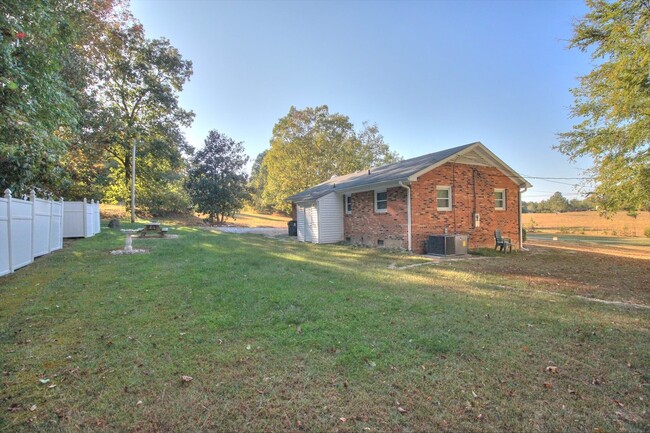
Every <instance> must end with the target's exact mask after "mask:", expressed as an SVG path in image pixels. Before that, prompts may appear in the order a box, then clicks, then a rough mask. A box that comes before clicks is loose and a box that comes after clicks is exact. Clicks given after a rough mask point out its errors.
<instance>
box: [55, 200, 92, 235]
mask: <svg viewBox="0 0 650 433" xmlns="http://www.w3.org/2000/svg"><path fill="white" fill-rule="evenodd" d="M99 231H100V227H99V203H95V200H91V201H90V203H88V202H87V201H86V199H84V200H83V201H66V202H65V203H64V204H63V237H64V238H88V237H91V236H94V235H96V234H97V233H99Z"/></svg>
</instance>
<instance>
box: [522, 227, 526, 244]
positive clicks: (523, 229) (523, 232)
mask: <svg viewBox="0 0 650 433" xmlns="http://www.w3.org/2000/svg"><path fill="white" fill-rule="evenodd" d="M526 235H527V232H526V229H525V228H522V229H521V238H522V239H523V241H524V242H526Z"/></svg>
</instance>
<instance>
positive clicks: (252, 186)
mask: <svg viewBox="0 0 650 433" xmlns="http://www.w3.org/2000/svg"><path fill="white" fill-rule="evenodd" d="M268 152H269V151H268V149H266V150H264V151H263V152H261V153H260V154H258V155H257V157H256V158H255V161H253V166H252V167H251V176H250V181H249V183H248V190H249V193H250V205H251V207H252V208H253V209H255V210H256V211H257V212H261V213H269V212H272V211H273V209H272V207H271V206H269V205H268V204H267V203H265V202H264V201H263V199H262V194H263V192H264V189H265V188H266V181H267V179H268V177H269V171H268V168H267V166H266V164H264V158H266V154H267V153H268Z"/></svg>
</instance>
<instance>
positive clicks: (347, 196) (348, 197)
mask: <svg viewBox="0 0 650 433" xmlns="http://www.w3.org/2000/svg"><path fill="white" fill-rule="evenodd" d="M348 200H350V209H348ZM343 210H344V211H345V214H346V215H350V214H352V194H343Z"/></svg>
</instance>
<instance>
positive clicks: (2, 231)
mask: <svg viewBox="0 0 650 433" xmlns="http://www.w3.org/2000/svg"><path fill="white" fill-rule="evenodd" d="M62 235H63V199H61V200H59V201H53V200H43V199H40V198H36V194H35V193H34V191H32V192H31V194H30V196H29V200H22V199H15V198H13V197H11V191H10V190H9V189H7V190H5V196H4V198H0V276H1V275H5V274H8V273H11V272H13V271H15V270H16V269H18V268H21V267H23V266H26V265H28V264H30V263H32V262H33V261H34V257H39V256H42V255H44V254H48V253H50V252H52V251H55V250H58V249H60V248H62V247H63V236H62Z"/></svg>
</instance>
